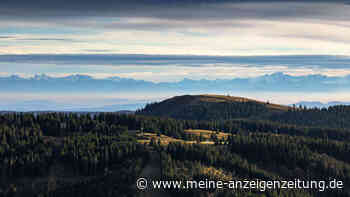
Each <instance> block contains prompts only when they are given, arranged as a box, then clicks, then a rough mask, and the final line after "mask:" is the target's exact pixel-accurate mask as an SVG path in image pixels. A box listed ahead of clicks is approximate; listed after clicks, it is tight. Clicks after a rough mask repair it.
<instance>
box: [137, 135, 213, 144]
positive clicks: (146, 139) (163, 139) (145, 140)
mask: <svg viewBox="0 0 350 197" xmlns="http://www.w3.org/2000/svg"><path fill="white" fill-rule="evenodd" d="M136 136H137V138H138V140H137V141H138V142H139V143H141V144H149V143H150V142H151V140H152V139H153V140H154V142H156V143H157V142H158V141H160V144H161V145H168V144H169V143H183V144H196V143H198V142H197V141H194V140H193V141H185V140H182V139H176V138H173V137H169V136H166V135H157V134H156V133H147V132H144V133H137V134H136ZM204 139H205V140H204V141H201V142H200V144H210V145H213V144H214V142H213V141H211V140H209V139H210V138H208V139H206V138H204Z"/></svg>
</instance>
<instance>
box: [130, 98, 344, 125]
mask: <svg viewBox="0 0 350 197" xmlns="http://www.w3.org/2000/svg"><path fill="white" fill-rule="evenodd" d="M136 113H137V114H142V115H151V116H161V117H172V118H176V119H184V120H231V119H250V120H268V121H273V122H279V123H283V124H285V123H286V124H293V125H303V126H309V127H330V128H346V129H349V128H350V106H345V105H338V106H332V107H328V108H322V109H320V108H306V107H299V106H298V107H288V106H283V105H277V104H271V103H269V102H262V101H257V100H253V99H247V98H242V97H233V96H222V95H184V96H177V97H173V98H170V99H167V100H164V101H162V102H158V103H152V104H148V105H146V107H145V108H144V109H142V110H140V111H137V112H136Z"/></svg>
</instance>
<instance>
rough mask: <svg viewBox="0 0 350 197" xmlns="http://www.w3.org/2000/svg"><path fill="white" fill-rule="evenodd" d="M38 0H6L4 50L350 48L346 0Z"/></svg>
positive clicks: (270, 51) (276, 51)
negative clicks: (33, 0)
mask: <svg viewBox="0 0 350 197" xmlns="http://www.w3.org/2000/svg"><path fill="white" fill-rule="evenodd" d="M35 2H36V3H33V2H32V1H27V0H18V1H10V0H2V1H1V3H0V43H1V44H0V54H72V53H74V54H82V53H84V54H94V53H102V54H103V53H113V54H161V55H174V54H180V55H220V56H237V55H291V54H293V55H295V54H299V55H311V54H312V55H315V54H317V55H321V54H323V55H349V52H350V45H349V42H350V37H349V36H348V35H350V28H349V27H350V20H349V18H350V12H349V9H350V4H349V3H348V2H345V1H310V0H309V1H307V0H306V1H288V0H283V1H278V0H275V1H265V0H260V1H249V0H248V1H235V0H231V1H229V0H221V1H215V0H212V1H211V0H207V1H204V0H192V1H186V0H180V1H174V0H164V1H159V0H142V1H141V0H139V1H136V0H131V1H121V0H119V1H118V0H116V1H112V0H101V1H93V0H75V1H67V0H66V1H62V0H51V1H43V0H37V1H35ZM217 2H220V3H217Z"/></svg>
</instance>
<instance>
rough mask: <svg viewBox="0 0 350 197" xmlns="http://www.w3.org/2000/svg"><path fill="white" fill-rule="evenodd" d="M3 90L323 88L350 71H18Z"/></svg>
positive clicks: (336, 86)
mask: <svg viewBox="0 0 350 197" xmlns="http://www.w3.org/2000/svg"><path fill="white" fill-rule="evenodd" d="M0 82H1V83H0V91H3V92H71V91H74V92H110V91H125V92H129V91H135V90H137V91H147V92H159V91H168V90H170V89H171V90H172V91H188V92H193V91H202V92H213V91H221V92H227V91H255V92H256V91H257V92H260V91H272V92H281V91H288V92H308V91H314V92H324V91H334V90H337V91H341V90H344V91H347V90H350V75H347V76H344V77H329V76H325V75H319V74H317V75H304V76H292V75H289V74H285V73H282V72H276V73H272V74H265V75H262V76H257V77H248V78H232V79H214V80H211V79H198V80H195V79H187V78H185V79H183V80H181V81H177V82H152V81H145V80H138V79H131V78H122V77H117V76H115V77H109V78H103V79H98V78H94V77H92V76H89V75H81V74H76V75H68V76H64V77H51V76H49V75H46V74H41V75H38V74H37V75H35V76H33V77H29V78H24V77H20V76H18V75H11V76H8V77H0Z"/></svg>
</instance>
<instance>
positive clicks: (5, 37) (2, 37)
mask: <svg viewBox="0 0 350 197" xmlns="http://www.w3.org/2000/svg"><path fill="white" fill-rule="evenodd" d="M12 38H15V37H14V36H0V39H6V40H7V39H12Z"/></svg>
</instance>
